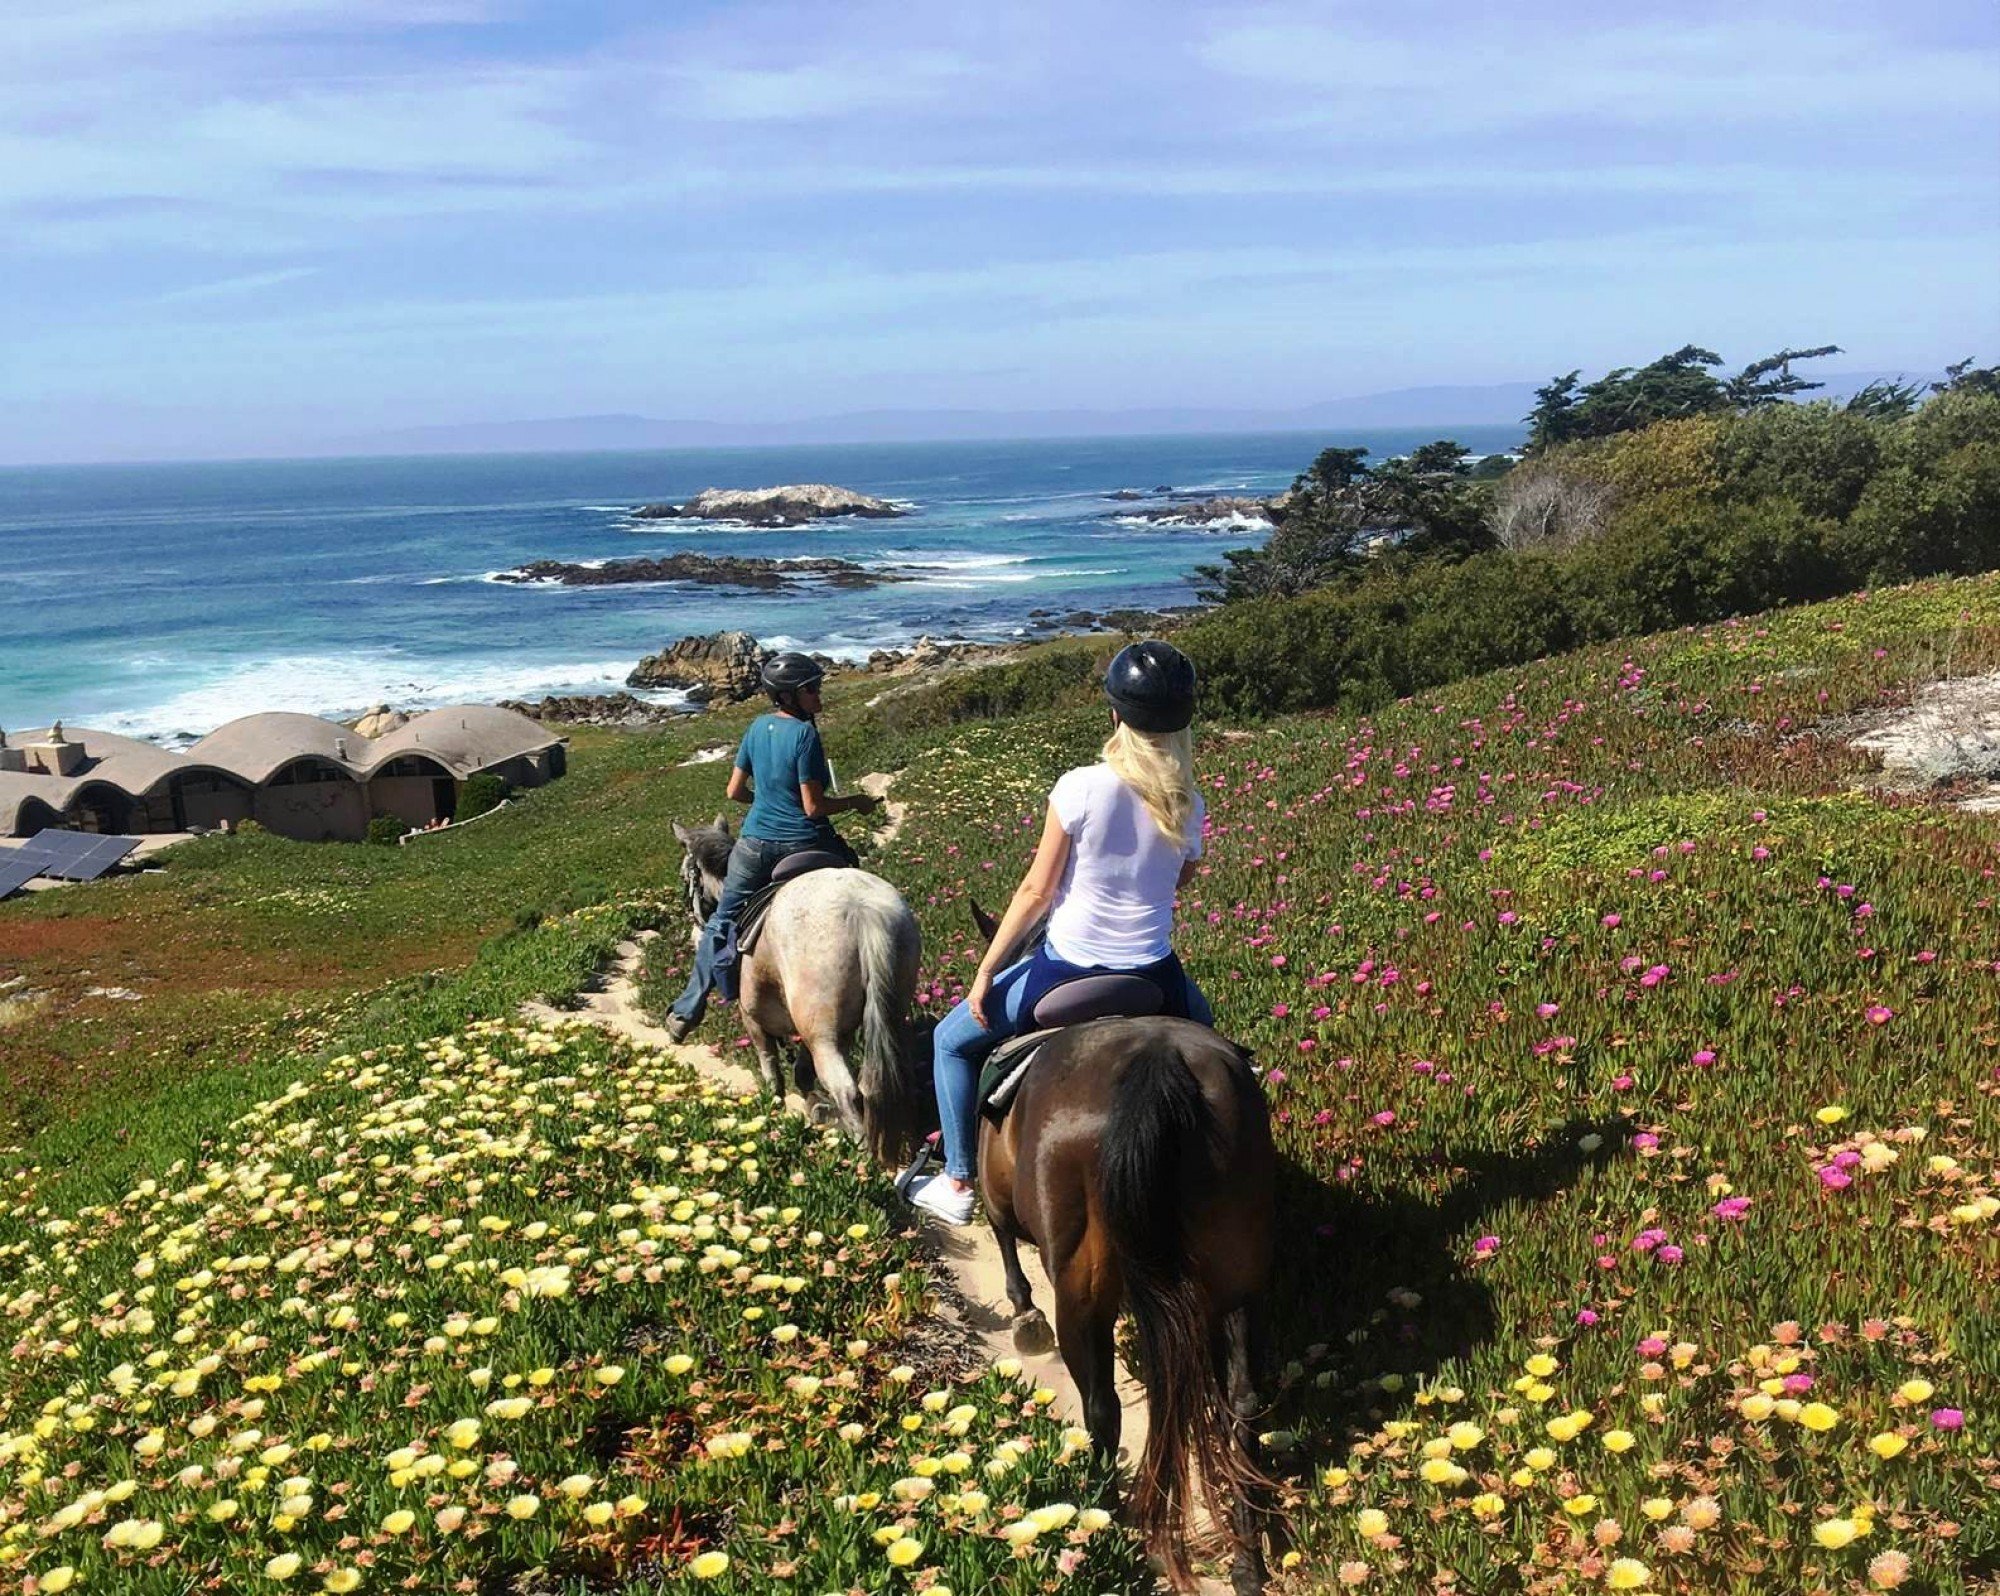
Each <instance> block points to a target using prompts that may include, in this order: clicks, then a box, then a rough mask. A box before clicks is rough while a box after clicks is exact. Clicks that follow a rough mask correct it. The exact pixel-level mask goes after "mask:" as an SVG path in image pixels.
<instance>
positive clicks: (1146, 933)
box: [1048, 765, 1206, 970]
mask: <svg viewBox="0 0 2000 1596" xmlns="http://www.w3.org/2000/svg"><path fill="white" fill-rule="evenodd" d="M1049 803H1050V805H1051V806H1052V807H1053V808H1054V809H1055V812H1056V819H1057V820H1058V821H1059V822H1060V823H1061V825H1062V828H1063V830H1064V831H1066V832H1067V833H1068V834H1069V840H1070V850H1069V863H1068V864H1067V865H1066V866H1065V867H1064V869H1063V878H1062V882H1061V884H1060V885H1059V886H1058V887H1057V889H1056V906H1055V908H1054V910H1053V911H1052V912H1051V913H1050V915H1049V930H1048V941H1049V951H1050V952H1051V953H1053V954H1054V955H1055V956H1056V957H1057V958H1059V959H1062V960H1065V961H1066V962H1068V963H1070V964H1097V965H1105V966H1108V967H1109V968H1111V969H1115V970H1132V969H1137V968H1138V967H1139V966H1141V965H1144V964H1152V963H1154V962H1155V961H1156V960H1159V959H1164V958H1165V957H1166V956H1167V955H1168V954H1169V953H1171V952H1172V951H1173V944H1172V940H1171V938H1172V935H1173V929H1174V892H1175V889H1176V888H1177V887H1178V886H1179V884H1180V873H1181V865H1182V864H1183V863H1184V862H1186V861H1187V860H1189V859H1199V858H1200V857H1201V828H1202V816H1203V814H1204V813H1205V812H1206V811H1205V808H1204V806H1203V804H1202V801H1201V795H1200V794H1199V793H1197V794H1196V795H1195V800H1194V813H1193V815H1191V816H1190V817H1189V820H1188V834H1187V836H1186V838H1185V839H1183V840H1181V841H1179V842H1176V841H1174V840H1173V839H1172V838H1170V837H1167V836H1166V835H1165V834H1163V833H1162V832H1161V830H1160V828H1159V825H1158V824H1157V823H1156V822H1155V821H1154V819H1153V817H1152V816H1151V815H1150V814H1149V813H1147V811H1146V806H1145V805H1144V804H1143V803H1141V802H1140V801H1139V795H1138V794H1137V793H1135V792H1133V790H1132V789H1131V788H1130V787H1128V786H1126V785H1125V783H1124V782H1122V781H1121V780H1119V779H1118V776H1117V774H1116V773H1115V772H1114V771H1113V770H1112V769H1111V767H1110V766H1109V765H1082V766H1079V767H1078V768H1077V769H1075V770H1072V771H1070V772H1068V773H1067V774H1066V775H1064V776H1063V778H1062V779H1061V780H1060V781H1058V782H1057V783H1056V784H1055V789H1054V791H1052V792H1051V793H1050V794H1049Z"/></svg>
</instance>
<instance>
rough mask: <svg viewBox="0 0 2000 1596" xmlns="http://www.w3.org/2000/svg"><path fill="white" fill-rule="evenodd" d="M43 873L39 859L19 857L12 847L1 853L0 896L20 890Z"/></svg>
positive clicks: (9, 894) (6, 895)
mask: <svg viewBox="0 0 2000 1596" xmlns="http://www.w3.org/2000/svg"><path fill="white" fill-rule="evenodd" d="M41 873H42V867H41V863H40V862H39V861H38V860H34V859H17V858H15V857H14V850H12V849H9V850H7V851H6V852H4V853H0V898H5V897H9V896H11V895H12V894H14V893H16V892H19V891H20V890H21V888H23V887H25V886H26V885H27V884H28V883H29V882H30V881H32V880H34V878H35V877H36V876H38V875H40V874H41Z"/></svg>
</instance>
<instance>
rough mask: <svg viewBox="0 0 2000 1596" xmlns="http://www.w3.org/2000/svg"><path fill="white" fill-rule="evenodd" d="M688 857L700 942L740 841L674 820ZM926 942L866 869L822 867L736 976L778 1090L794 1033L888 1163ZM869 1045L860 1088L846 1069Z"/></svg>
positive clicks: (848, 1118)
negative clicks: (732, 851)
mask: <svg viewBox="0 0 2000 1596" xmlns="http://www.w3.org/2000/svg"><path fill="white" fill-rule="evenodd" d="M674 836H675V837H676V838H678V839H679V840H680V843H681V846H682V847H683V848H685V849H686V850H687V851H686V853H685V855H684V856H683V857H682V860H681V882H682V886H683V888H684V889H685V892H686V895H687V905H688V912H689V914H690V915H691V916H692V917H693V919H694V924H695V935H696V936H697V937H699V936H700V934H701V927H702V925H703V924H704V923H706V921H707V919H708V917H709V915H710V914H712V913H713V912H714V910H715V904H716V899H717V897H718V895H719V894H720V893H721V891H722V878H723V875H724V873H725V872H726V871H727V870H728V868H729V850H730V848H731V846H732V845H733V843H734V838H733V837H732V836H731V835H730V831H729V822H728V820H727V819H726V818H725V817H723V816H721V815H717V816H716V817H715V821H714V823H713V824H712V825H708V826H697V827H692V828H690V827H686V826H682V825H680V824H679V823H678V822H676V823H675V825H674ZM922 953H923V939H922V936H921V934H920V933H919V931H918V929H917V918H916V916H915V915H913V914H912V913H911V912H910V906H909V905H908V904H907V903H905V902H904V901H903V895H902V894H901V893H900V892H898V891H897V890H896V889H895V888H894V887H892V886H890V885H889V883H888V882H886V881H884V880H883V879H882V878H881V877H880V876H875V875H870V874H869V873H868V872H867V871H865V870H858V869H855V870H836V869H826V870H814V871H810V872H808V873H807V874H805V875H802V876H799V877H797V878H795V879H793V880H791V881H788V882H786V883H785V884H784V885H783V886H782V887H780V888H779V889H778V892H777V895H776V896H775V897H774V898H773V899H772V901H771V905H770V909H769V912H768V914H767V915H766V917H765V920H764V927H763V930H762V931H761V932H760V933H759V934H758V938H757V946H756V948H755V949H754V950H753V951H752V952H751V953H750V954H749V956H748V957H746V958H745V959H743V961H742V963H741V966H740V968H739V970H738V980H737V987H738V1003H739V1007H740V1009H741V1012H742V1015H743V1023H744V1027H745V1029H746V1030H748V1032H749V1033H750V1041H751V1043H752V1045H753V1046H754V1047H755V1048H756V1050H757V1062H758V1064H759V1065H760V1066H761V1067H762V1069H763V1072H764V1081H765V1084H766V1085H767V1086H768V1087H769V1088H770V1091H771V1095H772V1096H773V1097H774V1098H776V1099H778V1100H779V1101H782V1100H783V1098H784V1094H785V1069H784V1064H785V1059H784V1047H785V1044H786V1042H787V1041H788V1040H789V1039H790V1038H791V1037H793V1036H796V1037H797V1038H798V1039H799V1042H800V1043H801V1045H802V1047H803V1049H804V1051H805V1053H806V1054H807V1055H808V1056H809V1057H810V1059H811V1064H812V1072H813V1074H814V1075H815V1076H817V1078H818V1080H819V1084H820V1086H821V1087H822V1088H823V1089H824V1090H825V1092H826V1094H827V1096H828V1098H829V1099H830V1100H831V1101H832V1104H833V1107H834V1111H835V1112H836V1113H837V1114H838V1115H839V1116H840V1121H841V1123H842V1124H843V1125H844V1126H845V1127H846V1128H847V1130H848V1132H849V1133H850V1134H851V1135H853V1136H854V1137H855V1138H856V1139H858V1140H860V1141H862V1142H864V1143H865V1144H866V1145H867V1146H868V1147H869V1149H870V1150H871V1151H872V1152H873V1153H874V1154H875V1156H876V1157H877V1158H879V1159H881V1160H882V1161H883V1162H885V1163H887V1162H891V1161H893V1160H894V1159H896V1158H897V1157H898V1156H900V1155H901V1153H902V1151H903V1142H904V1140H905V1138H906V1137H907V1136H909V1134H910V1131H911V1128H910V1127H909V1126H907V1125H905V1124H904V1123H902V1118H903V1116H902V1114H901V1112H900V1110H901V1104H902V1098H903V1093H902V1092H900V1091H899V1090H898V1087H899V1084H900V1077H901V1073H902V1069H903V1061H904V1053H905V1046H906V1036H905V1032H906V1027H907V1024H908V1019H909V1013H910V1004H911V1000H912V999H913V998H914V996H915V995H916V989H917V966H918V964H919V962H920V961H921V958H922ZM857 1036H858V1037H859V1039H860V1051H861V1076H860V1079H859V1081H857V1080H856V1079H855V1077H854V1073H853V1072H852V1071H851V1070H850V1069H849V1068H848V1063H847V1060H848V1054H849V1050H850V1049H851V1048H852V1047H853V1046H854V1044H855V1040H856V1038H857Z"/></svg>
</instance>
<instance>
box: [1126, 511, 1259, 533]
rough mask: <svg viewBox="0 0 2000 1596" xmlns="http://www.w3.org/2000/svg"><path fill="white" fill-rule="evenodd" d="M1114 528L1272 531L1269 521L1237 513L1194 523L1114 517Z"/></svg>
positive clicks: (1173, 518) (1173, 517) (1172, 517)
mask: <svg viewBox="0 0 2000 1596" xmlns="http://www.w3.org/2000/svg"><path fill="white" fill-rule="evenodd" d="M1111 521H1112V524H1113V525H1115V526H1129V527H1137V528H1138V529H1139V530H1141V531H1144V532H1157V531H1159V530H1160V529H1161V528H1163V527H1164V528H1167V529H1169V530H1172V531H1175V532H1269V531H1271V530H1273V528H1272V524H1271V522H1270V521H1268V520H1266V519H1265V518H1264V517H1263V516H1261V515H1244V514H1242V513H1241V512H1238V513H1236V514H1234V515H1225V516H1222V517H1220V518H1218V519H1216V520H1213V521H1194V520H1190V519H1189V518H1187V517H1186V516H1179V515H1168V516H1145V515H1114V516H1112V517H1111Z"/></svg>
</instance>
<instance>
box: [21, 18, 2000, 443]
mask: <svg viewBox="0 0 2000 1596" xmlns="http://www.w3.org/2000/svg"><path fill="white" fill-rule="evenodd" d="M6 11H7V16H6V22H5V27H4V32H0V239H4V240H5V243H4V245H0V302H4V304H5V305H6V308H7V315H6V318H5V323H4V327H5V332H4V337H0V459H14V460H24V459H26V460H32V459H84V458H115V457H121V456H143V455H159V454H196V455H217V454H232V453H240V452H270V451H274V450H283V449H285V448H288V447H302V446H308V445H315V444H318V443H321V442H323V441H324V440H326V439H329V438H336V437H339V436H342V435H344V434H352V433H358V432H366V431H373V430H378V429H383V428H391V427H401V426H411V425H425V424H441V423H457V422H469V421H480V420H501V419H511V418H519V417H543V416H561V415H572V414H584V413H600V412H613V411H634V412H639V413H643V414H647V415H653V416H666V417H682V416H685V417H707V418H717V419H736V420H752V419H783V418H790V417H799V416H811V415H821V414H827V413H830V412H839V411H844V410H850V409H860V408H870V407H878V406H888V407H896V408H906V407H916V408H922V407H931V406H944V407H972V408H994V409H1020V408H1050V409H1054V408H1063V407H1070V406H1083V407H1104V408H1121V407H1134V406H1152V405H1201V406H1246V407H1259V408H1276V407H1284V406H1289V405H1296V404H1306V403H1311V402H1314V401H1317V400H1321V399H1327V398H1333V397H1337V396H1341V395H1346V394H1354V393H1365V392H1369V391H1372V390H1377V389H1383V388H1392V387H1401V386H1409V385H1417V384H1429V383H1483V382H1501V381H1509V380H1516V379H1521V378H1537V379H1539V378H1541V377H1544V376H1546V375H1547V374H1549V373H1551V372H1553V371H1557V370H1561V369H1567V368H1569V367H1572V366H1584V367H1587V368H1595V367H1602V366H1605V365H1609V364H1614V363H1627V362H1633V361H1638V360H1643V359H1646V358H1649V357H1651V356H1652V355H1654V354H1656V353H1658V352H1660V351H1662V350H1664V349H1667V348H1670V347H1673V346H1675V345H1678V344H1680V343H1682V342H1684V341H1687V340H1690V339H1692V340H1695V341H1697V342H1702V343H1706V344H1708V345H1710V346H1711V347H1714V348H1717V349H1719V350H1721V351H1722V352H1723V353H1724V354H1725V355H1727V356H1729V357H1730V358H1731V359H1732V360H1741V359H1748V358H1750V357H1751V356H1753V355H1756V354H1761V353H1764V352H1766V351H1767V350H1769V349H1772V348H1775V347H1776V346H1778V345H1779V344H1782V343H1785V342H1804V343H1817V342H1838V343H1840V344H1842V345H1844V346H1845V347H1846V349H1847V351H1848V353H1847V355H1846V356H1845V357H1843V359H1842V361H1840V362H1838V364H1840V365H1843V366H1845V367H1847V368H1850V369H1879V368H1908V369H1913V370H1917V369H1931V368H1935V367H1937V366H1939V365H1941V364H1942V363H1943V362H1945V361H1947V360H1951V359H1955V358H1958V357H1960V356H1963V355H1966V354H1975V353H1976V354H1978V355H1980V356H1981V357H1982V358H1983V359H1984V360H1989V361H1990V360H1995V359H2000V270H1996V264H1997V263H2000V12H1996V11H1995V10H1994V8H1993V7H1992V6H1991V5H1990V4H1989V3H1988V0H1965V3H1958V0H1940V3H1927V0H1917V3H1914V4H1912V3H1910V0H1902V3H1896V4H1846V3H1842V0H1818V3H1814V4H1809V5H1792V4H1786V3H1782V0H1781V3H1770V4H1763V3H1760V4H1757V5H1754V6H1745V5H1742V4H1732V5H1726V6H1725V5H1706V4H1702V3H1700V0H1677V3H1675V4H1672V5H1650V4H1644V3H1638V4H1624V5H1620V6H1589V5H1583V4H1550V3H1541V4H1537V3H1533V0H1529V3H1522V4H1513V5H1507V6H1492V5H1473V4H1469V3H1450V4H1444V3H1425V0H1405V3H1403V4H1398V5H1381V4H1369V5H1346V4H1274V5H1256V6H1247V5H1246V6H1238V5H1230V4H1223V3H1207V4H1180V3H1174V0H1063V3H1062V4H1045V3H1043V0H1006V3H1003V4H993V3H990V0H981V3H978V4H928V5H927V4H921V3H918V4H911V3H910V0H900V3H895V4H879V5H878V4H874V3H870V0H859V3H841V0H815V3H807V4H763V3H756V0H739V3H734V4H713V3H700V0H653V3H645V4H642V3H637V0H609V3H596V4H592V3H588V0H7V7H6Z"/></svg>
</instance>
